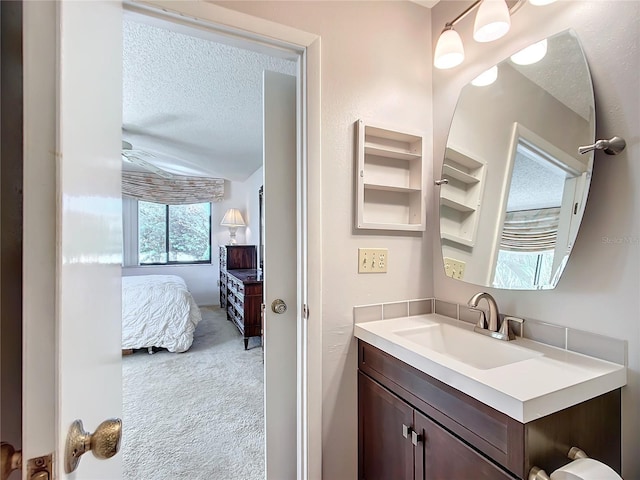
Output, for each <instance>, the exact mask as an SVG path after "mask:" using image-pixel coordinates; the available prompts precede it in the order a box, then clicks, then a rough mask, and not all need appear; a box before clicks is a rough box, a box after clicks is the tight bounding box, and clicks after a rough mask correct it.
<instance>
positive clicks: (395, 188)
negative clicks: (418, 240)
mask: <svg viewBox="0 0 640 480" xmlns="http://www.w3.org/2000/svg"><path fill="white" fill-rule="evenodd" d="M356 132H357V155H356V157H357V158H356V160H357V168H356V175H357V182H356V184H357V185H356V228H357V229H368V230H407V231H423V230H424V229H425V191H424V187H425V181H424V176H423V173H424V155H423V141H422V136H420V135H416V134H411V133H404V132H399V131H396V130H390V129H387V128H381V127H378V126H372V125H369V124H367V123H365V122H364V121H363V120H358V121H357V122H356Z"/></svg>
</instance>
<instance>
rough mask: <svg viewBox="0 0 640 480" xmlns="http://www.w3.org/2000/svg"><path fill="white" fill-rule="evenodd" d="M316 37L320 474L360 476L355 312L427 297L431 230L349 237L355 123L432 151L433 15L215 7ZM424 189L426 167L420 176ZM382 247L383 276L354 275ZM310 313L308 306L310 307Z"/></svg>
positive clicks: (318, 6) (383, 8)
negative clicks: (385, 258)
mask: <svg viewBox="0 0 640 480" xmlns="http://www.w3.org/2000/svg"><path fill="white" fill-rule="evenodd" d="M217 3H219V4H220V5H223V6H226V7H229V8H233V9H236V10H240V11H243V12H245V13H249V14H252V15H255V16H259V17H263V18H267V19H269V20H273V21H276V22H278V23H282V24H285V25H290V26H293V27H295V28H298V29H300V30H305V31H307V32H311V33H315V34H318V35H320V36H321V37H322V40H321V50H322V66H321V68H322V72H321V74H322V167H321V168H322V209H323V218H322V226H323V234H322V251H323V261H322V269H323V278H322V299H323V305H322V308H323V318H322V322H323V339H322V341H323V475H324V478H326V479H331V480H342V479H349V480H351V479H354V478H356V474H357V461H356V458H357V441H356V440H357V438H356V436H357V417H356V411H357V410H356V409H357V404H356V400H357V390H356V371H357V364H356V360H357V359H356V348H355V345H356V344H355V341H354V338H353V314H352V307H353V306H354V305H358V304H366V303H374V302H385V301H393V300H400V299H407V298H416V297H422V296H426V295H430V294H431V293H432V291H433V287H432V283H431V280H432V274H431V272H432V268H431V262H432V257H431V233H433V232H434V231H435V230H434V227H435V224H434V220H433V217H429V218H427V224H428V227H427V228H428V232H427V234H426V235H425V236H424V238H423V236H422V235H420V234H408V235H405V234H401V235H394V234H382V235H378V234H375V233H373V234H372V233H367V234H365V233H358V232H354V230H353V227H352V225H353V203H354V200H353V199H354V192H353V188H354V187H353V185H354V177H353V175H354V173H353V172H354V127H353V124H354V122H355V121H356V120H357V119H359V118H365V119H369V120H371V121H379V122H382V123H384V124H385V125H391V126H393V125H396V126H397V128H399V129H402V128H407V129H410V130H420V131H422V132H423V134H424V135H425V152H426V153H427V165H429V163H430V161H431V160H430V152H431V149H432V146H431V80H430V78H431V73H430V71H431V46H430V41H431V40H430V33H429V25H430V11H429V10H428V9H426V8H423V7H420V6H418V5H415V4H412V3H409V2H366V1H364V2H360V1H359V2H262V1H260V2H217ZM427 170H428V173H427V176H428V184H429V185H431V180H432V179H431V172H430V168H428V169H427ZM366 246H370V247H386V248H388V249H389V272H388V273H387V274H386V275H368V276H367V275H358V274H357V249H358V247H366ZM312 308H313V307H312Z"/></svg>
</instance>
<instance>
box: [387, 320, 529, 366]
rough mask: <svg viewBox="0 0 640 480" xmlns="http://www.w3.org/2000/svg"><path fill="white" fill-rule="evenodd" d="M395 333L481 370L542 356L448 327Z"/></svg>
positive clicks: (427, 327)
mask: <svg viewBox="0 0 640 480" xmlns="http://www.w3.org/2000/svg"><path fill="white" fill-rule="evenodd" d="M393 333H394V334H396V335H399V336H401V337H403V338H405V339H407V340H408V341H410V342H412V343H415V344H417V345H420V346H422V347H426V348H428V349H430V350H434V351H436V352H438V353H440V354H442V355H447V356H448V357H450V358H453V359H455V360H458V361H460V362H462V363H465V364H467V365H469V366H471V367H474V368H477V369H480V370H488V369H491V368H496V367H502V366H505V365H509V364H511V363H516V362H521V361H523V360H529V359H530V358H534V357H539V356H542V353H540V352H536V351H534V350H529V349H527V348H522V347H518V346H516V345H511V344H509V342H505V341H502V340H496V339H494V338H490V337H485V336H483V335H481V334H479V333H475V332H471V331H467V330H464V329H462V328H458V327H453V326H451V325H447V324H436V325H426V326H423V327H417V328H410V329H403V330H395V331H394V332H393Z"/></svg>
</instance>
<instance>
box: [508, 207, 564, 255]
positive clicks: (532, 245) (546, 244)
mask: <svg viewBox="0 0 640 480" xmlns="http://www.w3.org/2000/svg"><path fill="white" fill-rule="evenodd" d="M559 220H560V208H559V207H554V208H542V209H536V210H521V211H517V212H507V215H506V217H505V220H504V227H503V229H502V238H501V239H500V248H501V249H502V250H510V251H515V252H541V251H545V250H553V249H554V248H555V246H556V239H557V237H558V223H559Z"/></svg>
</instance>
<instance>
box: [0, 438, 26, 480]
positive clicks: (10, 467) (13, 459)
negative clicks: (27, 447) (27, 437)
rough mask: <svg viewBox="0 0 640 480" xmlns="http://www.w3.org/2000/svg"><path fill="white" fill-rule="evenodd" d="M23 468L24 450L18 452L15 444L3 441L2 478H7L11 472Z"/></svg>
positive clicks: (0, 454) (0, 472)
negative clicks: (14, 446)
mask: <svg viewBox="0 0 640 480" xmlns="http://www.w3.org/2000/svg"><path fill="white" fill-rule="evenodd" d="M21 469H22V452H21V451H20V450H18V451H17V452H16V450H15V448H13V445H11V444H9V443H5V442H2V443H1V444H0V479H1V480H7V478H9V475H11V472H13V471H14V470H21Z"/></svg>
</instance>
